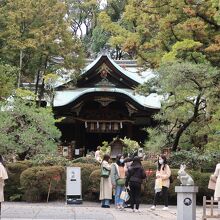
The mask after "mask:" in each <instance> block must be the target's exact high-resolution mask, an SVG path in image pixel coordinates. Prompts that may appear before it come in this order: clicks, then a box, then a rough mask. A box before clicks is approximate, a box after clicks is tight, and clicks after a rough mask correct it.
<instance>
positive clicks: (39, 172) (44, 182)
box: [20, 166, 65, 202]
mask: <svg viewBox="0 0 220 220" xmlns="http://www.w3.org/2000/svg"><path fill="white" fill-rule="evenodd" d="M20 182H21V186H22V187H23V188H24V199H25V200H26V201H27V202H37V201H46V199H47V193H48V189H49V185H50V183H51V191H50V198H52V199H54V198H55V199H57V198H60V197H64V194H65V191H64V185H65V172H64V168H63V167H61V166H48V167H43V166H41V167H32V168H28V169H26V170H25V171H23V172H22V174H21V176H20Z"/></svg>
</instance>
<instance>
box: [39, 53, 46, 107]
mask: <svg viewBox="0 0 220 220" xmlns="http://www.w3.org/2000/svg"><path fill="white" fill-rule="evenodd" d="M47 61H48V56H47V57H46V59H45V63H44V72H43V75H45V72H46V69H47ZM44 86H45V84H44V79H43V80H42V84H41V87H40V93H39V100H38V101H39V103H38V107H40V106H41V101H42V98H43V96H44Z"/></svg>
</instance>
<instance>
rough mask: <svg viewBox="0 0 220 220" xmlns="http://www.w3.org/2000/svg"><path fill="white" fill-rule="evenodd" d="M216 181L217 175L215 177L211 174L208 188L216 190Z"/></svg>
mask: <svg viewBox="0 0 220 220" xmlns="http://www.w3.org/2000/svg"><path fill="white" fill-rule="evenodd" d="M216 181H217V177H215V176H214V175H211V176H210V179H209V184H208V189H212V190H215V188H216Z"/></svg>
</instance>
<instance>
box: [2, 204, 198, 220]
mask: <svg viewBox="0 0 220 220" xmlns="http://www.w3.org/2000/svg"><path fill="white" fill-rule="evenodd" d="M140 208H141V213H132V212H130V210H129V209H126V210H125V211H119V210H116V209H115V208H114V206H112V207H111V208H110V209H103V208H101V207H100V204H99V203H91V202H84V203H83V204H82V205H65V204H64V203H62V202H51V203H23V202H17V203H15V202H5V203H3V204H2V218H1V219H2V220H21V219H23V220H30V219H41V220H46V219H47V220H48V219H51V220H52V219H54V220H55V219H56V220H64V219H72V220H143V219H144V220H176V206H171V207H169V210H168V211H162V210H161V208H162V206H158V207H157V210H155V211H151V210H150V206H149V205H141V207H140ZM201 219H202V208H201V207H197V218H196V220H201ZM186 220H187V219H186Z"/></svg>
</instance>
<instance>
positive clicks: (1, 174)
mask: <svg viewBox="0 0 220 220" xmlns="http://www.w3.org/2000/svg"><path fill="white" fill-rule="evenodd" d="M6 179H8V174H7V171H6V169H5V167H4V166H3V165H2V163H0V202H3V201H4V185H5V183H4V180H6Z"/></svg>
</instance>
